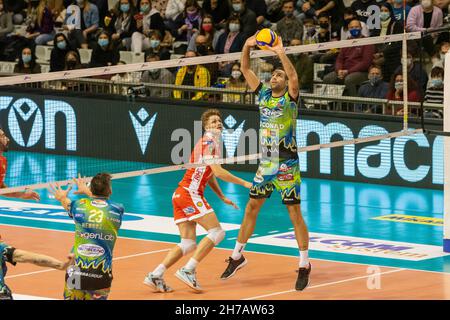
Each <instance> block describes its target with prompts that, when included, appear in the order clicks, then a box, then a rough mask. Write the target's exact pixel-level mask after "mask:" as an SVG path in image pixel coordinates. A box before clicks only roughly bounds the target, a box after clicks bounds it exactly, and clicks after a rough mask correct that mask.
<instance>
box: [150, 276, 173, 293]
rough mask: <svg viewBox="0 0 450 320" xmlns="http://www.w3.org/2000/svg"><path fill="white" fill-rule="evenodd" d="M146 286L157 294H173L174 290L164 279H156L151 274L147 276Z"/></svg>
mask: <svg viewBox="0 0 450 320" xmlns="http://www.w3.org/2000/svg"><path fill="white" fill-rule="evenodd" d="M144 284H145V285H147V286H149V287H151V288H152V289H153V290H154V291H155V292H163V293H167V292H172V291H173V289H172V288H171V287H169V286H168V285H166V282H165V281H164V279H163V278H162V277H155V276H154V275H152V274H151V273H149V274H148V275H146V276H145V278H144Z"/></svg>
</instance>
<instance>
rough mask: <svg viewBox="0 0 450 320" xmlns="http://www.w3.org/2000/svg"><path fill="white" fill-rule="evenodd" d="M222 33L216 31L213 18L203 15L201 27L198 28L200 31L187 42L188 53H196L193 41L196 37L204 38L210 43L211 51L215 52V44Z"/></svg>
mask: <svg viewBox="0 0 450 320" xmlns="http://www.w3.org/2000/svg"><path fill="white" fill-rule="evenodd" d="M222 33H223V31H218V30H216V28H215V27H214V22H213V18H212V16H211V15H209V14H205V15H204V17H203V20H202V25H201V27H200V31H199V32H196V33H195V34H194V35H193V36H192V38H191V41H189V45H188V48H187V49H188V50H190V51H197V47H196V45H195V41H196V39H197V36H199V35H202V36H205V37H206V39H207V41H208V42H210V44H211V46H212V48H213V50H216V48H217V43H218V41H219V37H220V35H221V34H222Z"/></svg>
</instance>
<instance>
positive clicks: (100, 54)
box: [89, 31, 119, 68]
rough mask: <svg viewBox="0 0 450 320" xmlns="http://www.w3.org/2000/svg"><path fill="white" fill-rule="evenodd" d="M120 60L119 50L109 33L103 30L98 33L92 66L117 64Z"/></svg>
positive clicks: (90, 64)
mask: <svg viewBox="0 0 450 320" xmlns="http://www.w3.org/2000/svg"><path fill="white" fill-rule="evenodd" d="M117 62H119V51H118V50H117V48H115V47H114V46H113V43H112V41H111V37H110V36H109V33H107V32H105V31H102V32H101V33H100V34H99V35H98V40H97V45H96V46H94V49H93V50H92V55H91V62H90V63H89V67H90V68H94V67H106V66H112V65H116V64H117Z"/></svg>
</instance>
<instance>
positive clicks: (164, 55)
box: [147, 30, 170, 60]
mask: <svg viewBox="0 0 450 320" xmlns="http://www.w3.org/2000/svg"><path fill="white" fill-rule="evenodd" d="M161 41H162V36H161V33H159V31H158V30H154V31H153V32H152V33H151V34H150V49H148V50H147V52H148V53H154V54H157V55H158V56H159V59H160V60H169V59H170V51H169V49H167V48H166V47H163V46H161Z"/></svg>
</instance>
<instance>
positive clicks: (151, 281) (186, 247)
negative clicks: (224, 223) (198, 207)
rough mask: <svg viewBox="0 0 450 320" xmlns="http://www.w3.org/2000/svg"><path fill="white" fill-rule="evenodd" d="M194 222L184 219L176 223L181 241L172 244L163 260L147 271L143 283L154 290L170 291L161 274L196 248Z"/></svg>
mask: <svg viewBox="0 0 450 320" xmlns="http://www.w3.org/2000/svg"><path fill="white" fill-rule="evenodd" d="M196 227H197V225H196V223H195V222H193V221H185V222H182V223H179V224H178V229H179V230H180V236H181V241H180V243H178V244H177V245H176V246H174V247H173V248H172V249H171V250H170V251H169V253H168V254H167V255H166V257H165V258H164V260H163V262H162V263H161V264H160V265H158V266H157V267H156V269H155V270H153V272H151V273H149V274H148V275H147V276H146V277H145V279H144V283H145V284H146V285H149V286H150V287H152V288H153V289H154V290H155V291H156V292H171V291H172V288H170V287H169V286H167V285H166V283H165V281H164V279H163V276H164V273H165V272H166V270H167V269H169V268H170V267H171V266H173V265H174V264H175V263H176V262H177V261H178V260H180V259H181V258H182V257H183V256H184V255H186V254H188V253H190V252H192V251H194V250H195V248H196V246H197V245H196V241H195V240H196V237H197V236H196Z"/></svg>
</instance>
